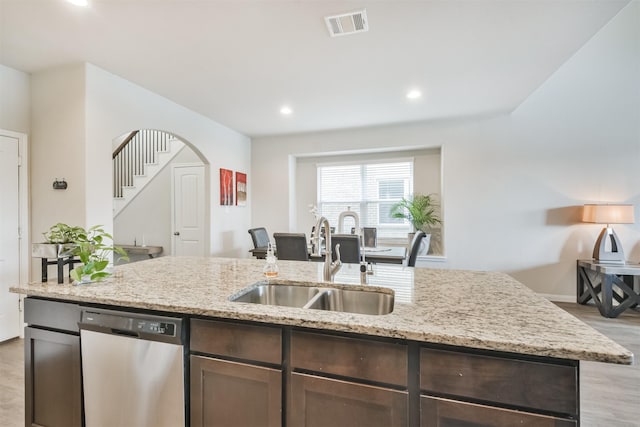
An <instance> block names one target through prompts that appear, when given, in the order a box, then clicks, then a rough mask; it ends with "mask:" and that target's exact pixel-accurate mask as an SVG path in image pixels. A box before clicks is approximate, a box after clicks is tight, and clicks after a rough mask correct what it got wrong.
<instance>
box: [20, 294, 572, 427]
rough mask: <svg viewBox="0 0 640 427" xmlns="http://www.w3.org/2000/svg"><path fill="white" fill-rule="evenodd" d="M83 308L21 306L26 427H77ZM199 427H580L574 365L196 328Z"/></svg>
mask: <svg viewBox="0 0 640 427" xmlns="http://www.w3.org/2000/svg"><path fill="white" fill-rule="evenodd" d="M79 320H80V307H79V306H78V305H76V304H70V303H64V302H59V301H51V300H41V299H35V298H27V299H26V300H25V321H26V322H27V323H28V324H29V326H28V327H27V328H26V330H25V337H26V340H25V362H26V387H25V389H26V390H25V391H26V399H25V401H26V423H25V424H26V425H27V426H47V427H56V426H65V427H66V426H81V425H82V399H81V397H82V390H81V370H80V343H79V341H80V338H79V334H78V321H79ZM189 335H190V347H189V352H190V357H189V369H190V376H189V378H187V379H186V381H188V382H189V395H190V396H189V401H188V402H186V405H188V408H189V411H190V422H191V426H197V427H204V426H207V427H215V426H234V427H242V426H247V427H254V426H265V427H281V426H283V425H286V426H290V427H322V426H357V425H362V426H367V427H370V426H385V427H387V426H410V427H418V426H421V427H511V426H516V425H517V426H523V427H577V426H578V425H579V423H580V422H579V413H580V408H579V397H578V394H579V376H578V367H579V364H578V362H577V361H568V360H559V359H553V358H545V357H535V356H525V355H520V354H513V353H502V352H493V351H484V350H476V349H469V348H464V347H453V346H443V345H434V344H429V343H421V342H415V341H409V340H403V339H388V338H379V337H373V336H364V335H358V334H349V333H338V332H329V331H327V332H325V331H321V330H310V329H304V328H299V327H288V326H277V325H266V324H259V323H251V322H243V321H227V320H222V319H221V320H217V319H210V318H204V319H193V318H192V319H190V334H189Z"/></svg>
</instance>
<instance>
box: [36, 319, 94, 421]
mask: <svg viewBox="0 0 640 427" xmlns="http://www.w3.org/2000/svg"><path fill="white" fill-rule="evenodd" d="M24 335H25V339H24V345H25V425H27V426H46V427H57V426H60V427H73V426H81V425H82V385H81V382H80V376H81V373H80V337H78V336H77V335H70V334H63V333H60V332H52V331H45V330H42V329H37V328H32V327H27V328H25V334H24Z"/></svg>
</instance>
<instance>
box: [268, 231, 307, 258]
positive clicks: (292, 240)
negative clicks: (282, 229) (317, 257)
mask: <svg viewBox="0 0 640 427" xmlns="http://www.w3.org/2000/svg"><path fill="white" fill-rule="evenodd" d="M273 239H274V240H275V241H276V256H277V257H278V259H280V260H291V261H308V260H309V250H308V249H307V236H306V235H305V234H304V233H273Z"/></svg>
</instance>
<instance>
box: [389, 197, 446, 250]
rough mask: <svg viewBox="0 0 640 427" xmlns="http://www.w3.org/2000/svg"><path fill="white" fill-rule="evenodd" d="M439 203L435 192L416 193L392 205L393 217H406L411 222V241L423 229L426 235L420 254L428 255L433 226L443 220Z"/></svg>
mask: <svg viewBox="0 0 640 427" xmlns="http://www.w3.org/2000/svg"><path fill="white" fill-rule="evenodd" d="M438 207H439V206H438V204H437V203H436V202H435V201H434V195H433V194H426V195H425V194H419V193H415V194H413V196H409V197H403V198H402V200H400V201H399V202H398V203H396V204H394V205H393V206H391V212H390V213H391V217H392V218H400V219H406V220H407V221H409V222H410V223H411V225H412V226H413V229H414V233H409V242H411V241H412V240H413V235H414V234H415V231H418V230H422V231H424V232H425V234H426V236H425V237H424V239H423V240H422V243H421V245H420V249H419V252H418V253H419V254H420V255H426V254H427V253H428V252H429V247H430V245H431V234H433V230H432V228H433V226H434V225H437V224H440V223H441V222H442V221H441V220H440V218H439V217H438Z"/></svg>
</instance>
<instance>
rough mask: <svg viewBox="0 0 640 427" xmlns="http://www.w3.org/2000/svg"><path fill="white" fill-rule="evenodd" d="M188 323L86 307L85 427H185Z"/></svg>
mask: <svg viewBox="0 0 640 427" xmlns="http://www.w3.org/2000/svg"><path fill="white" fill-rule="evenodd" d="M184 335H185V333H184V331H183V320H182V319H179V318H172V317H160V316H153V315H144V314H138V313H129V312H120V311H112V310H103V309H93V308H87V307H85V308H84V309H83V311H82V320H81V322H80V346H81V354H82V383H83V385H82V388H83V394H84V413H85V425H86V427H116V426H136V427H145V426H154V427H156V426H167V427H175V426H184V425H185V424H186V421H185V420H186V419H185V416H186V410H185V378H184V372H185V371H184V363H185V352H184V345H183V338H184Z"/></svg>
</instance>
